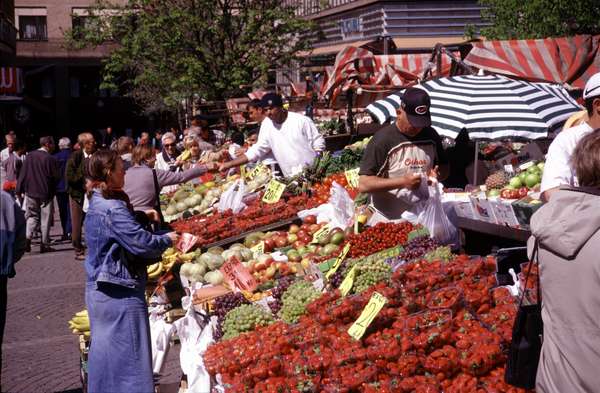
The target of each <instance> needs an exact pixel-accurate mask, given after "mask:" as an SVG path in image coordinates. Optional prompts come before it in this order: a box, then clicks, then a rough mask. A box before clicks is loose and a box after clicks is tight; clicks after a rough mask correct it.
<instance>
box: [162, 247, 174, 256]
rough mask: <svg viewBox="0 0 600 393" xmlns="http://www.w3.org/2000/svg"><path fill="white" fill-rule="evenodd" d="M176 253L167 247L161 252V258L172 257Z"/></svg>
mask: <svg viewBox="0 0 600 393" xmlns="http://www.w3.org/2000/svg"><path fill="white" fill-rule="evenodd" d="M176 253H177V250H175V248H174V247H169V248H167V249H166V250H165V252H163V257H168V256H170V255H174V254H176Z"/></svg>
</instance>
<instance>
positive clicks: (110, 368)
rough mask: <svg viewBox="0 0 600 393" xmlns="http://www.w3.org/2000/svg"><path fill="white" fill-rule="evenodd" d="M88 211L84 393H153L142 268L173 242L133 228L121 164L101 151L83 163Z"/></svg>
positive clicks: (116, 157)
mask: <svg viewBox="0 0 600 393" xmlns="http://www.w3.org/2000/svg"><path fill="white" fill-rule="evenodd" d="M88 172H89V177H90V183H89V185H88V195H89V198H90V206H89V209H88V212H87V215H86V217H85V222H84V227H85V240H86V243H87V245H88V255H87V257H86V261H85V270H86V274H87V284H86V304H87V308H88V313H89V318H90V326H91V332H92V343H91V348H90V353H89V359H88V392H90V393H100V392H102V393H104V392H148V393H151V392H154V383H153V379H152V354H151V347H150V326H149V322H148V309H147V305H146V301H145V298H144V290H145V288H146V278H147V276H146V263H149V262H148V261H149V260H152V259H156V258H160V256H161V254H162V253H163V251H164V250H166V249H167V248H168V247H170V246H172V245H174V244H175V243H176V241H177V239H178V236H177V234H176V233H174V232H171V233H167V234H165V235H154V234H152V233H150V232H148V231H146V230H144V229H143V228H142V226H141V225H140V224H139V223H137V222H136V220H135V219H134V215H133V209H132V206H131V204H130V203H129V198H128V197H127V194H125V192H124V191H123V184H124V183H125V180H124V177H125V171H124V170H123V160H122V159H121V157H119V154H118V153H117V152H116V151H113V150H101V151H99V152H97V153H96V154H94V155H93V156H92V157H91V158H90V161H89V163H88Z"/></svg>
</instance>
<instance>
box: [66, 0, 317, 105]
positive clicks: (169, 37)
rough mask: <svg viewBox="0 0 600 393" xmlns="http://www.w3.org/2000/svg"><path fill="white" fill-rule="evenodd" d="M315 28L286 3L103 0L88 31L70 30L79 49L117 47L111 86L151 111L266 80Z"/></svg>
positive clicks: (107, 80)
mask: <svg viewBox="0 0 600 393" xmlns="http://www.w3.org/2000/svg"><path fill="white" fill-rule="evenodd" d="M312 29H313V24H312V23H311V22H308V21H306V20H304V19H301V18H298V17H296V16H295V9H294V8H293V7H292V6H289V5H285V4H284V2H283V1H282V0H258V1H256V0H235V1H233V0H218V1H212V0H129V1H128V2H127V3H126V4H125V5H117V4H113V3H111V2H108V1H104V0H100V2H99V3H97V4H95V5H94V7H93V8H92V9H91V10H90V16H88V17H87V18H86V19H85V24H84V26H82V27H76V28H74V29H72V30H69V31H67V32H65V36H66V38H67V42H68V46H69V47H71V48H73V49H78V48H84V47H94V46H98V45H100V44H104V43H114V44H115V45H114V49H113V51H112V52H111V55H110V57H109V58H108V59H107V60H106V61H105V64H104V75H103V76H104V80H103V86H102V87H103V88H112V89H117V88H120V89H124V90H126V91H128V92H129V93H130V95H132V96H133V97H134V98H136V99H137V100H138V102H140V104H141V105H143V106H144V107H146V109H154V110H163V109H171V108H174V107H175V106H176V105H177V103H178V102H180V100H181V99H183V98H189V97H191V96H192V95H197V96H199V97H200V98H203V99H206V100H215V99H224V98H227V97H230V96H234V95H236V94H239V93H240V85H243V84H259V83H261V82H264V81H266V77H267V72H268V71H269V70H272V69H275V68H279V67H284V66H287V65H289V64H290V63H291V62H292V61H293V60H295V54H296V53H297V52H298V51H301V50H304V49H307V48H308V47H309V41H308V38H307V37H309V36H310V34H309V33H310V32H311V31H312Z"/></svg>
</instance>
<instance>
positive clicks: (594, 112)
mask: <svg viewBox="0 0 600 393" xmlns="http://www.w3.org/2000/svg"><path fill="white" fill-rule="evenodd" d="M583 100H584V106H585V108H586V110H587V115H588V120H587V121H584V122H581V123H580V124H578V125H576V126H574V127H571V128H569V129H566V130H563V131H562V132H561V133H559V134H558V135H557V136H556V138H554V140H553V141H552V144H551V145H550V148H549V149H548V154H547V155H546V164H545V166H544V175H543V177H542V184H541V188H540V190H541V191H542V198H543V199H544V200H546V201H548V200H549V199H550V195H551V194H552V193H554V192H555V191H557V190H558V189H559V187H560V186H562V185H567V186H578V185H579V183H578V180H577V176H576V174H575V171H574V170H573V166H572V165H571V156H572V155H573V151H574V150H575V146H577V143H579V141H580V140H581V139H582V138H583V137H584V136H586V135H587V134H589V133H590V132H592V131H593V130H598V129H599V128H600V72H599V73H596V74H594V75H592V77H591V78H590V79H589V80H588V81H587V83H586V84H585V88H584V89H583ZM595 132H600V131H595Z"/></svg>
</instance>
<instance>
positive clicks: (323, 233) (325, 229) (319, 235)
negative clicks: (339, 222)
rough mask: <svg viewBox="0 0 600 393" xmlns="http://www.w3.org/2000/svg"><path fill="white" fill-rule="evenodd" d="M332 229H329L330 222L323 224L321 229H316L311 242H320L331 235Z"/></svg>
mask: <svg viewBox="0 0 600 393" xmlns="http://www.w3.org/2000/svg"><path fill="white" fill-rule="evenodd" d="M330 231H331V230H330V229H329V224H327V225H325V226H322V227H321V229H319V230H318V231H316V232H315V234H314V235H313V238H312V242H311V243H320V242H321V240H323V239H326V238H327V236H329V232H330Z"/></svg>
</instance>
